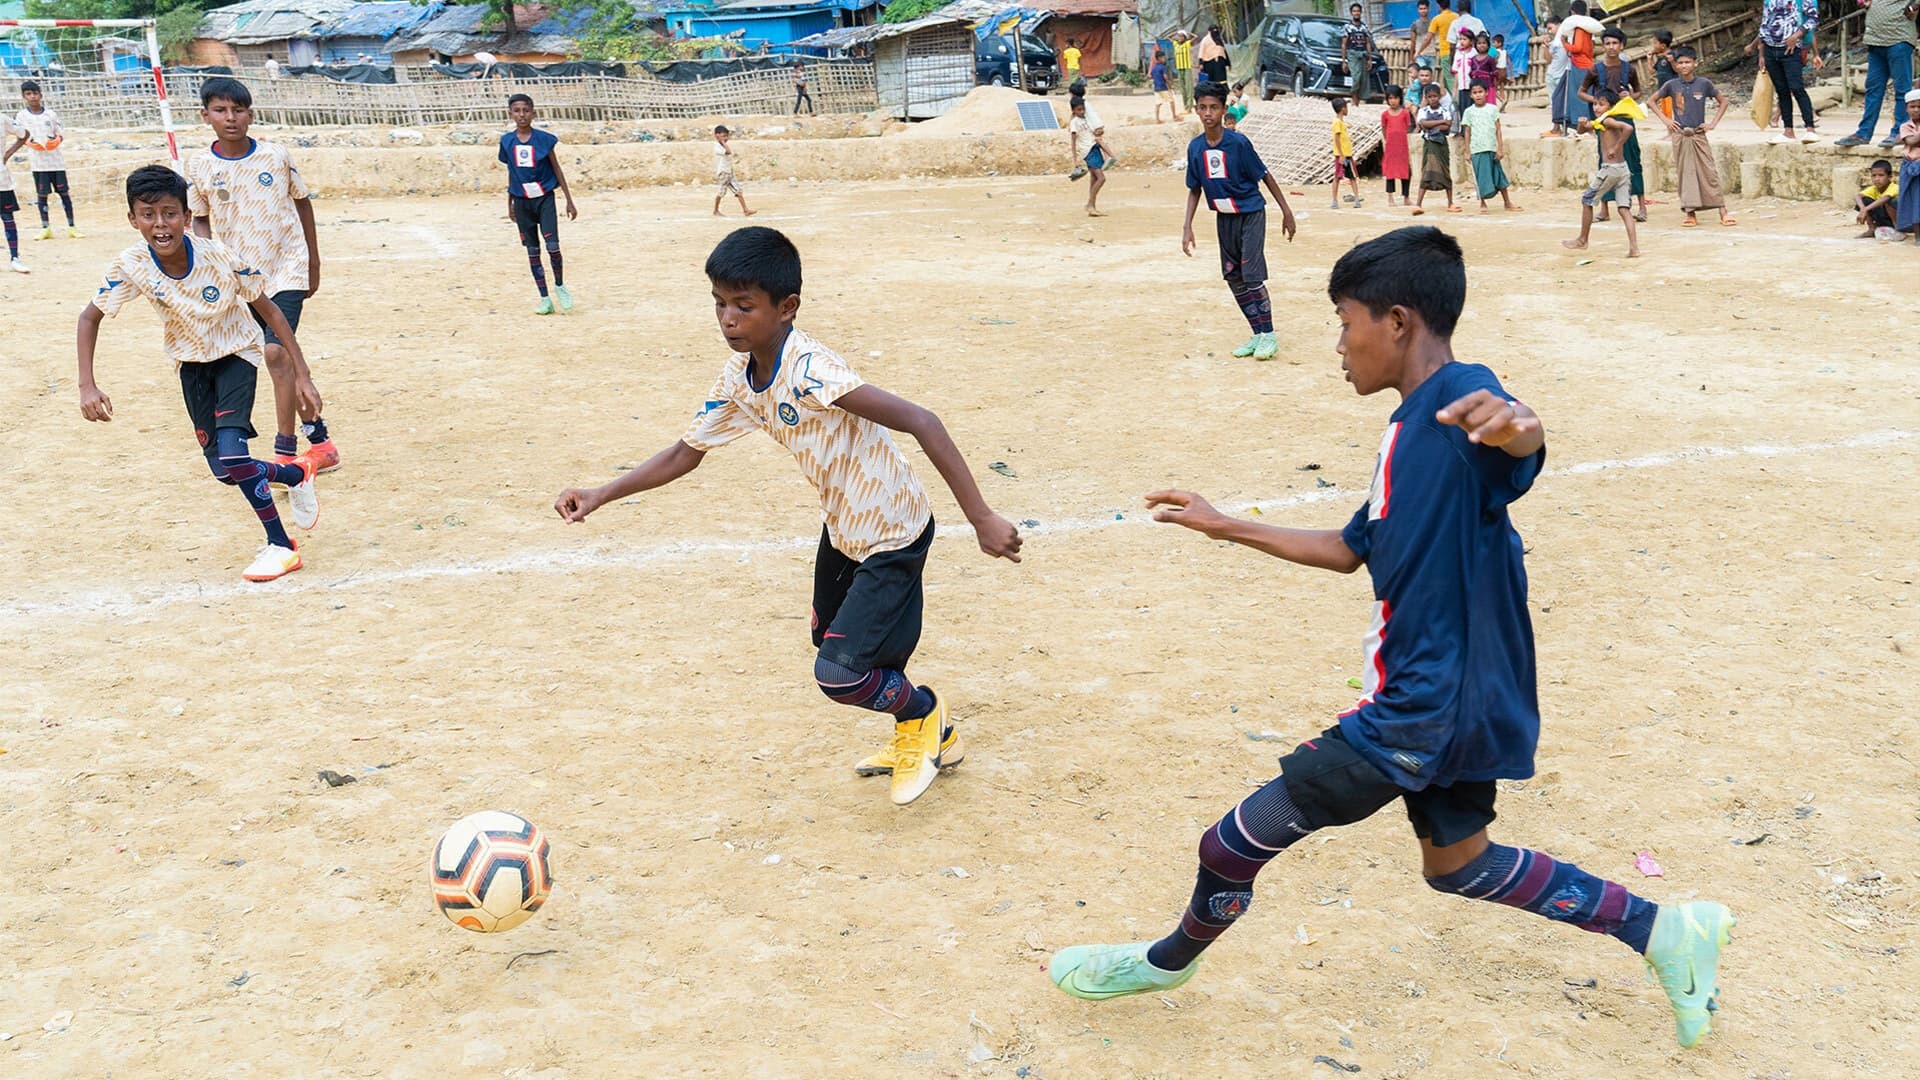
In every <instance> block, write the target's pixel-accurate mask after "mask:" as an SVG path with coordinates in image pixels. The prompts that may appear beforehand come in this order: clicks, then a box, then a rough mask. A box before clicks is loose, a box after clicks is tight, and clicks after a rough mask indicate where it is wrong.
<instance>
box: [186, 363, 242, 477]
mask: <svg viewBox="0 0 1920 1080" xmlns="http://www.w3.org/2000/svg"><path fill="white" fill-rule="evenodd" d="M257 380H258V372H256V371H255V370H254V367H253V365H252V364H250V363H248V362H247V361H246V360H243V359H241V358H240V357H238V356H233V355H227V356H223V357H221V358H220V359H218V360H215V361H213V362H212V363H205V364H201V363H194V364H181V365H180V395H181V396H182V397H184V398H186V400H187V418H188V419H189V420H192V421H193V437H194V438H196V439H198V440H200V449H201V451H202V452H203V453H208V454H211V453H212V452H213V443H214V436H213V433H214V432H215V431H218V430H219V429H221V428H238V429H239V430H241V431H242V432H245V433H246V436H247V438H249V439H251V438H253V437H254V436H255V435H256V434H258V433H257V432H255V431H254V430H253V390H254V385H255V383H256V382H257Z"/></svg>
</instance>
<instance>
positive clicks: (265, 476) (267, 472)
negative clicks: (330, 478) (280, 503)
mask: <svg viewBox="0 0 1920 1080" xmlns="http://www.w3.org/2000/svg"><path fill="white" fill-rule="evenodd" d="M220 468H221V469H222V470H224V471H225V472H226V475H227V482H228V483H230V484H232V485H234V486H235V487H237V488H239V489H240V494H242V495H245V496H246V497H247V505H249V506H251V507H253V512H254V515H255V516H257V517H258V518H259V519H260V524H261V525H262V526H263V527H264V528H265V529H266V530H267V543H269V544H278V545H279V546H281V547H283V548H292V547H293V541H292V540H291V539H289V538H288V536H287V529H286V526H284V525H282V524H280V511H279V509H278V508H277V507H275V506H274V505H273V489H271V488H269V487H268V486H267V484H268V482H272V483H276V484H298V483H300V482H301V481H302V480H305V479H306V477H307V474H306V473H305V472H303V471H301V469H300V466H298V465H274V464H271V463H269V462H265V461H257V460H255V459H253V458H250V457H224V456H223V457H222V458H221V459H220Z"/></svg>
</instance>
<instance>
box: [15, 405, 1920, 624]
mask: <svg viewBox="0 0 1920 1080" xmlns="http://www.w3.org/2000/svg"><path fill="white" fill-rule="evenodd" d="M1915 434H1916V433H1915V432H1911V431H1904V430H1897V429H1890V430H1886V431H1875V432H1869V433H1866V434H1862V435H1856V436H1853V437H1852V438H1847V439H1838V440H1834V441H1831V442H1819V443H1800V444H1797V445H1796V444H1779V443H1755V444H1752V445H1748V446H1694V447H1686V448H1684V449H1679V450H1669V451H1664V452H1661V453H1654V454H1645V455H1642V456H1640V457H1633V458H1619V459H1614V460H1601V461H1582V462H1576V463H1574V464H1572V465H1568V466H1564V467H1560V468H1553V469H1550V470H1549V475H1554V474H1558V475H1562V476H1582V475H1586V474H1588V473H1600V472H1617V471H1631V470H1638V469H1655V468H1661V467H1663V466H1667V465H1677V464H1682V463H1685V462H1691V461H1705V460H1713V459H1722V458H1741V457H1778V456H1781V455H1785V454H1808V453H1816V452H1819V451H1824V450H1852V449H1859V448H1863V447H1874V446H1886V445H1888V444H1891V443H1897V442H1901V441H1903V440H1906V439H1911V438H1913V437H1914V436H1915ZM1364 494H1365V492H1364V491H1362V490H1360V489H1356V488H1342V487H1326V488H1316V489H1314V490H1311V491H1301V492H1296V493H1294V494H1292V495H1283V496H1279V497H1277V498H1272V499H1257V500H1251V501H1246V502H1240V503H1235V504H1233V505H1231V506H1228V507H1226V508H1225V509H1227V510H1230V511H1232V512H1235V513H1244V512H1246V511H1248V510H1251V509H1253V508H1255V507H1258V508H1260V509H1261V510H1263V511H1273V510H1282V509H1286V508H1289V507H1294V506H1306V505H1309V504H1312V503H1322V502H1335V501H1352V500H1355V499H1359V498H1361V497H1362V496H1363V495H1364ZM1150 520H1151V519H1150V518H1149V517H1147V516H1146V515H1145V514H1144V513H1139V512H1136V513H1134V514H1133V515H1132V516H1127V515H1125V513H1124V512H1116V513H1114V514H1112V515H1110V516H1109V515H1105V514H1103V515H1101V516H1098V517H1083V518H1070V519H1067V520H1063V521H1055V522H1049V523H1043V524H1040V525H1036V526H1025V527H1023V530H1022V531H1023V532H1025V533H1026V535H1028V536H1047V535H1060V534H1066V533H1081V532H1096V531H1100V530H1104V529H1110V528H1114V527H1117V526H1127V525H1138V524H1142V523H1146V522H1149V521H1150ZM969 531H970V530H969V529H968V527H966V526H963V525H948V526H944V527H942V528H941V529H940V530H939V534H940V535H941V536H964V535H966V534H967V533H968V532H969ZM818 542H819V541H818V540H816V539H814V538H812V537H788V538H782V539H777V540H748V541H729V540H683V541H675V542H673V543H667V544H659V545H655V546H653V547H648V548H637V549H629V550H617V549H608V548H604V547H590V548H574V549H565V550H559V549H555V550H547V551H525V552H520V553H518V554H513V555H503V556H501V557H499V558H495V559H482V560H478V561H475V562H428V563H416V564H414V565H412V566H400V567H394V568H391V569H386V570H363V571H356V572H354V573H350V574H347V575H346V576H344V577H339V578H333V579H330V580H322V579H318V578H313V577H296V578H290V579H287V580H284V581H281V582H279V583H276V584H272V585H253V584H244V583H231V584H230V583H225V582H221V583H213V584H207V583H201V584H189V585H177V586H172V587H169V588H156V589H133V590H126V589H89V590H83V591H76V592H69V593H66V594H64V595H62V596H60V597H59V599H55V600H33V601H29V600H24V599H20V598H17V597H10V598H8V599H7V600H6V601H5V604H4V606H0V623H8V624H21V623H36V622H43V621H49V620H57V619H69V618H83V617H106V618H126V617H135V616H143V615H148V614H151V613H153V612H156V611H158V610H160V609H164V608H169V607H175V606H178V605H181V604H214V603H221V602H223V601H227V600H232V599H235V598H239V597H273V598H275V599H278V598H281V597H285V596H287V595H289V594H296V593H309V592H325V591H329V590H333V589H359V588H366V587H368V586H375V585H394V584H406V583H412V582H418V581H430V580H435V579H442V578H470V577H481V576H485V575H494V574H559V573H566V572H569V571H573V570H605V569H632V568H637V567H644V566H650V565H653V564H656V563H661V562H668V561H684V560H691V559H695V558H699V557H701V556H707V555H732V556H735V557H736V558H737V559H738V560H739V561H742V562H744V561H746V560H748V559H750V558H752V557H753V556H756V555H772V554H779V553H783V552H797V551H805V550H807V549H810V548H812V547H814V546H815V545H816V544H818Z"/></svg>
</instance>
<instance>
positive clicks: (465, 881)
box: [432, 810, 553, 934]
mask: <svg viewBox="0 0 1920 1080" xmlns="http://www.w3.org/2000/svg"><path fill="white" fill-rule="evenodd" d="M550 847H551V845H549V844H548V843H547V838H546V835H545V834H543V833H542V832H541V831H540V827H539V826H538V825H535V824H534V823H533V822H531V821H528V820H527V819H526V818H523V817H521V816H520V815H518V814H509V813H507V812H506V811H504V810H482V811H481V812H479V813H477V814H471V815H468V816H467V817H463V818H461V819H460V820H459V821H456V822H454V823H453V826H452V827H451V828H449V829H448V830H447V831H446V834H445V835H444V836H442V837H440V843H438V844H436V845H435V846H434V849H433V867H432V871H433V906H434V907H437V908H439V909H440V913H441V914H442V915H445V916H446V917H447V918H449V919H452V920H453V921H454V922H455V923H456V924H457V925H460V926H464V927H466V928H467V929H469V930H475V931H478V932H480V933H482V934H493V933H498V932H500V931H502V930H511V929H513V928H514V927H516V926H519V925H520V924H521V923H523V922H526V921H527V920H528V919H530V918H532V917H533V913H534V912H536V911H539V910H540V905H541V904H544V903H546V902H547V894H548V893H549V892H551V891H552V889H553V878H552V877H551V876H550V874H549V873H548V869H547V852H548V850H549V849H550Z"/></svg>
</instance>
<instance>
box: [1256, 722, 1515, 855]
mask: <svg viewBox="0 0 1920 1080" xmlns="http://www.w3.org/2000/svg"><path fill="white" fill-rule="evenodd" d="M1280 775H1281V776H1282V777H1284V778H1285V779H1286V782H1287V797H1288V798H1290V799H1292V800H1293V805H1295V806H1297V807H1299V808H1300V813H1301V815H1302V816H1303V817H1305V818H1306V819H1307V823H1308V824H1310V825H1312V826H1313V827H1314V828H1316V829H1325V828H1330V827H1332V826H1335V825H1351V824H1353V823H1354V822H1356V821H1365V820H1366V819H1367V818H1370V817H1372V816H1373V815H1374V814H1375V813H1377V812H1379V810H1380V809H1381V808H1382V807H1384V806H1386V805H1387V804H1388V803H1390V802H1392V801H1393V800H1395V799H1401V800H1404V801H1405V802H1406V804H1407V819H1408V820H1409V821H1411V822H1412V823H1413V834H1414V835H1415V836H1418V837H1419V838H1421V839H1422V840H1431V841H1433V843H1434V846H1436V847H1449V846H1451V845H1453V844H1457V843H1459V842H1460V841H1462V840H1465V839H1466V838H1468V837H1470V836H1472V835H1473V834H1474V833H1477V832H1479V831H1480V830H1482V829H1484V828H1486V827H1487V826H1488V825H1491V824H1493V819H1494V817H1495V814H1494V812H1493V799H1494V793H1495V789H1494V786H1493V781H1491V780H1477V781H1471V782H1466V783H1459V784H1451V785H1447V786H1444V787H1443V786H1440V785H1438V784H1436V785H1434V786H1432V787H1426V788H1422V789H1421V790H1419V791H1408V790H1407V789H1406V788H1403V787H1401V786H1400V785H1398V784H1396V783H1394V782H1393V781H1392V780H1391V779H1389V778H1388V777H1387V775H1386V774H1385V773H1383V772H1381V771H1380V770H1379V769H1376V768H1374V767H1373V764H1372V763H1371V762H1369V761H1367V759H1366V758H1364V757H1361V756H1360V752H1359V751H1357V750H1355V749H1354V748H1353V747H1352V746H1351V745H1350V744H1348V742H1347V738H1346V736H1345V735H1342V734H1341V733H1340V729H1339V728H1337V727H1333V728H1328V729H1327V730H1326V731H1324V732H1322V733H1321V734H1320V735H1319V737H1318V738H1313V739H1308V740H1307V741H1306V742H1303V743H1301V744H1300V745H1299V746H1297V747H1295V748H1294V751H1293V753H1291V754H1288V755H1287V756H1286V757H1283V758H1281V759H1280Z"/></svg>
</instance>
